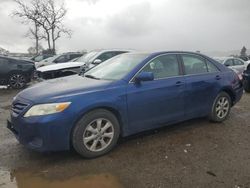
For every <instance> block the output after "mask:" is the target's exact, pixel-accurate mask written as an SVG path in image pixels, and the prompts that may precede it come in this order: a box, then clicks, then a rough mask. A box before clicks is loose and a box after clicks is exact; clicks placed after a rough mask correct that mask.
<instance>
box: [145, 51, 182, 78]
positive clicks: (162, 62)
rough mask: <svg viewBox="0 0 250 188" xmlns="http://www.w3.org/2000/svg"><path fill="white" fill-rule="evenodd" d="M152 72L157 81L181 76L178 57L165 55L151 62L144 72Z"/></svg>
mask: <svg viewBox="0 0 250 188" xmlns="http://www.w3.org/2000/svg"><path fill="white" fill-rule="evenodd" d="M142 71H144V72H152V73H153V74H154V78H155V79H161V78H167V77H173V76H178V75H179V65H178V61H177V58H176V55H163V56H160V57H157V58H155V59H154V60H152V61H151V62H149V63H148V64H147V65H146V66H145V67H144V68H143V70H142Z"/></svg>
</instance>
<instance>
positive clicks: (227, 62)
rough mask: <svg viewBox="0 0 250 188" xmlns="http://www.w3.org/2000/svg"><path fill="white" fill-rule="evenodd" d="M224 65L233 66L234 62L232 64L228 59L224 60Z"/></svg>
mask: <svg viewBox="0 0 250 188" xmlns="http://www.w3.org/2000/svg"><path fill="white" fill-rule="evenodd" d="M224 65H226V66H234V62H233V60H232V59H228V60H226V62H225V63H224Z"/></svg>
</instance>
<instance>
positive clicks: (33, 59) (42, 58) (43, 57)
mask: <svg viewBox="0 0 250 188" xmlns="http://www.w3.org/2000/svg"><path fill="white" fill-rule="evenodd" d="M53 56H54V55H53V54H39V55H36V56H34V57H32V58H30V60H32V61H34V62H40V61H42V60H44V59H47V58H49V57H53Z"/></svg>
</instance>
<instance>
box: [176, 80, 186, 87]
mask: <svg viewBox="0 0 250 188" xmlns="http://www.w3.org/2000/svg"><path fill="white" fill-rule="evenodd" d="M183 84H184V82H182V81H177V82H176V83H175V85H176V86H181V85H183Z"/></svg>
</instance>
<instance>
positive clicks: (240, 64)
mask: <svg viewBox="0 0 250 188" xmlns="http://www.w3.org/2000/svg"><path fill="white" fill-rule="evenodd" d="M214 59H215V60H217V61H218V62H220V63H222V64H223V65H225V66H227V67H229V68H231V69H233V70H237V71H238V72H239V73H240V74H242V73H243V71H244V70H246V68H247V65H248V63H247V62H245V61H243V60H241V59H239V58H235V57H215V58H214Z"/></svg>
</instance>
